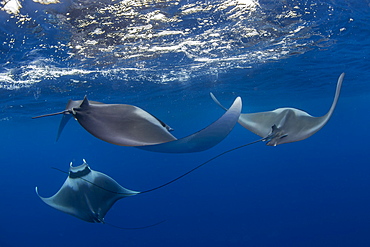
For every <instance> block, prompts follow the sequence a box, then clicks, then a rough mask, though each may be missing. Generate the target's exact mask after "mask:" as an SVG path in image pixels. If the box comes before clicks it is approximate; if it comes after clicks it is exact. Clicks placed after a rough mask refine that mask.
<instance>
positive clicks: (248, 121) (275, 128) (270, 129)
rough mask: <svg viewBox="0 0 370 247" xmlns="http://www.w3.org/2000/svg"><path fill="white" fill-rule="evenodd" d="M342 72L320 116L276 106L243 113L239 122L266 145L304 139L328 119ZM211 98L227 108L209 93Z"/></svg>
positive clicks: (339, 87)
mask: <svg viewBox="0 0 370 247" xmlns="http://www.w3.org/2000/svg"><path fill="white" fill-rule="evenodd" d="M343 78H344V73H342V74H341V75H340V76H339V79H338V83H337V88H336V92H335V96H334V100H333V103H332V105H331V107H330V109H329V111H328V112H327V113H326V114H325V115H324V116H322V117H313V116H311V115H309V114H308V113H306V112H304V111H302V110H298V109H295V108H278V109H276V110H273V111H267V112H257V113H245V114H244V113H243V114H241V115H240V117H239V121H238V122H239V124H240V125H242V126H243V127H244V128H246V129H248V130H250V131H252V132H253V133H255V134H257V135H259V136H260V137H263V139H261V140H263V141H267V143H266V145H269V146H276V145H279V144H283V143H290V142H296V141H301V140H304V139H306V138H308V137H310V136H312V135H313V134H315V133H316V132H317V131H319V130H320V129H321V128H322V127H324V125H325V124H326V123H327V122H328V121H329V119H330V117H331V116H332V114H333V112H334V109H335V107H336V105H337V102H338V98H339V94H340V89H341V87H342V82H343ZM211 97H212V99H213V100H214V101H215V102H216V103H217V104H218V105H219V106H221V107H222V108H223V109H225V110H227V108H225V107H224V106H222V105H221V103H220V102H219V101H218V100H217V99H216V97H215V96H214V95H213V94H212V93H211Z"/></svg>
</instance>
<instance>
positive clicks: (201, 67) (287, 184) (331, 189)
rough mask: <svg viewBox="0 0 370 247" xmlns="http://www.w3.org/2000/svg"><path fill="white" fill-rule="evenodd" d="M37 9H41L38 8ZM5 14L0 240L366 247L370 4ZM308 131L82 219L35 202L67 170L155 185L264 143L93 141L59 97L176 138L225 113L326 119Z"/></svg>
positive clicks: (14, 7) (102, 7)
mask: <svg viewBox="0 0 370 247" xmlns="http://www.w3.org/2000/svg"><path fill="white" fill-rule="evenodd" d="M46 3H48V4H46ZM0 6H1V10H0V23H1V24H0V64H1V66H0V140H1V143H2V145H1V151H0V154H1V155H0V164H1V168H2V169H1V179H0V188H1V192H0V193H1V194H0V195H1V204H0V211H1V219H2V224H1V226H0V246H1V247H2V246H4V247H8V246H9V247H14V246H38V247H41V246H55V247H58V246H90V247H93V246H161V247H163V246H178V247H180V246H369V245H370V237H369V232H370V211H369V208H370V196H369V195H370V159H369V151H370V149H369V148H370V145H369V141H368V140H369V138H370V134H369V131H368V124H369V122H370V114H369V113H370V112H369V107H368V106H369V103H370V100H369V99H370V83H369V80H368V77H369V76H368V75H369V71H370V25H369V22H368V17H369V15H370V2H369V1H368V0H361V1H357V0H356V1H355V0H352V1H344V0H342V1H329V0H328V1H302V0H300V1H294V0H288V1H265V0H261V1H257V0H254V1H252V0H215V1H205V0H202V1H192V0H188V1H185V0H174V1H165V0H124V1H109V0H104V1H103V0H102V1H83V0H75V1H74V0H69V1H64V0H61V1H60V2H59V3H52V2H51V1H47V0H46V1H31V0H23V1H16V0H10V1H3V2H2V3H1V4H0ZM342 72H345V73H346V75H345V78H344V83H343V87H342V92H341V95H340V98H339V102H338V105H337V107H336V109H335V112H334V114H333V116H332V118H331V119H330V121H329V122H328V123H327V125H326V126H324V128H323V129H322V130H320V131H319V132H318V133H316V134H315V135H313V136H312V137H310V138H308V139H306V140H303V141H299V142H295V143H289V144H283V145H278V146H276V147H270V146H266V145H264V143H256V144H253V145H251V146H248V147H245V148H242V149H239V150H236V151H233V152H230V153H228V154H225V155H223V156H221V157H219V158H217V159H216V160H214V161H212V162H210V163H209V164H207V165H205V166H204V167H202V168H200V169H198V170H196V171H195V172H193V173H191V174H189V175H188V176H186V177H184V178H182V179H180V180H178V181H176V182H175V183H173V184H170V185H168V186H166V187H164V188H161V189H159V190H156V191H153V192H151V193H147V194H143V195H137V196H133V197H128V198H124V199H122V200H120V201H118V202H117V203H116V204H115V205H114V206H113V207H112V209H111V210H110V211H109V212H108V214H107V215H106V217H105V221H106V222H107V223H110V224H114V225H117V226H121V227H140V226H145V225H150V224H153V223H156V222H159V221H162V220H165V222H163V223H161V224H159V225H157V226H153V227H150V228H146V229H140V230H121V229H117V228H114V227H111V226H109V225H106V224H97V223H95V224H93V223H88V222H84V221H82V220H80V219H77V218H75V217H73V216H70V215H67V214H64V213H62V212H59V211H57V210H55V209H53V208H51V207H49V206H48V205H46V204H45V203H43V202H42V201H41V200H40V199H39V198H38V196H37V195H36V193H35V187H36V186H38V188H39V192H40V194H41V195H42V196H45V197H48V196H51V195H53V194H54V193H56V192H57V190H58V189H59V188H60V186H61V185H62V184H63V182H64V180H65V179H66V175H65V174H64V173H61V172H58V171H56V170H54V169H52V167H56V168H58V169H61V170H64V171H67V170H68V168H69V163H70V162H73V164H74V165H75V166H76V165H80V164H82V159H86V161H87V163H88V164H89V165H90V166H91V168H92V169H94V170H97V171H100V172H103V173H105V174H107V175H109V176H111V177H113V178H114V179H115V180H116V181H117V182H119V183H120V184H121V185H122V186H124V187H126V188H129V189H132V190H137V191H144V190H148V189H150V188H153V187H156V186H159V185H161V184H163V183H165V182H167V181H170V180H171V179H174V178H175V177H177V176H179V175H181V174H182V173H184V172H186V171H188V170H190V169H192V168H194V167H195V166H197V165H198V164H201V163H202V162H205V161H207V160H208V159H210V158H212V157H214V156H215V155H218V154H219V153H222V152H224V151H226V150H229V149H231V148H234V147H237V146H239V145H242V144H245V143H248V142H251V141H254V140H257V139H259V137H258V136H256V135H254V134H253V133H251V132H250V131H248V130H246V129H244V128H243V127H242V126H240V125H238V124H237V125H236V126H235V128H234V129H233V130H232V132H231V133H230V134H229V136H227V138H225V140H223V141H222V142H221V143H219V144H218V145H217V146H215V147H214V148H211V149H209V150H207V151H204V152H200V153H190V154H165V153H153V152H148V151H143V150H139V149H136V148H133V147H120V146H115V145H113V144H109V143H106V142H103V141H101V140H99V139H97V138H95V137H93V136H92V135H90V134H89V133H88V132H86V131H85V130H84V129H83V128H82V127H81V126H80V125H79V124H78V123H77V122H76V121H70V123H68V125H67V126H66V128H65V130H64V131H63V133H62V136H61V138H60V139H59V141H57V142H56V133H57V129H58V124H59V121H60V116H55V117H49V118H42V119H31V117H33V116H37V115H41V114H46V113H51V112H57V111H61V110H63V109H64V107H65V104H66V103H67V101H68V100H69V99H74V100H78V99H82V98H83V97H84V96H85V95H87V96H88V97H89V99H91V100H95V101H101V102H104V103H121V104H132V105H136V106H138V107H141V108H143V109H145V110H146V111H148V112H150V113H152V114H154V115H155V116H157V117H158V118H160V119H161V120H163V121H165V122H166V123H167V124H169V125H170V126H171V127H172V128H173V129H174V132H173V134H174V135H175V136H176V137H183V136H187V135H189V134H192V133H194V132H196V131H198V130H200V129H202V128H204V127H205V126H207V125H209V124H210V123H212V122H213V121H215V120H216V119H217V118H218V117H220V116H221V115H222V114H223V113H224V111H223V110H222V109H220V108H219V107H218V106H217V105H216V104H215V103H214V102H213V101H212V99H211V98H210V96H209V93H210V92H213V93H214V94H215V95H216V96H217V97H218V99H219V100H220V101H221V102H222V103H223V104H225V105H229V104H231V102H232V101H233V100H234V99H235V97H237V96H240V97H242V100H243V110H242V112H244V113H250V112H259V111H269V110H274V109H276V108H279V107H294V108H298V109H302V110H304V111H306V112H308V113H309V114H311V115H313V116H322V115H324V114H325V113H326V112H327V111H328V109H329V108H330V105H331V103H332V100H333V96H334V93H335V87H336V82H337V79H338V77H339V75H340V74H341V73H342Z"/></svg>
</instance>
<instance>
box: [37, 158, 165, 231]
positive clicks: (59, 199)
mask: <svg viewBox="0 0 370 247" xmlns="http://www.w3.org/2000/svg"><path fill="white" fill-rule="evenodd" d="M57 170H59V169H57ZM59 171H61V170H59ZM36 193H37V195H38V196H39V197H40V198H41V199H42V200H43V201H44V202H45V203H46V204H48V205H49V206H51V207H53V208H55V209H57V210H60V211H62V212H64V213H67V214H70V215H72V216H75V217H77V218H79V219H81V220H84V221H87V222H92V223H106V222H105V221H104V217H105V215H106V213H107V212H108V211H109V209H110V208H111V207H112V206H113V204H114V203H115V202H116V201H118V200H120V199H122V198H125V197H128V196H133V195H137V194H139V193H140V192H138V191H133V190H129V189H126V188H124V187H122V186H121V185H119V184H118V183H117V182H116V181H115V180H114V179H112V178H111V177H109V176H107V175H105V174H104V173H101V172H98V171H94V170H92V169H90V167H89V165H88V164H87V163H86V161H85V160H83V164H82V165H80V166H77V167H73V166H72V162H71V164H70V168H69V173H68V178H67V179H66V181H65V182H64V184H63V186H62V187H61V188H60V189H59V191H58V192H57V193H56V194H55V195H53V196H52V197H49V198H44V197H41V196H40V195H39V193H38V189H37V187H36ZM160 223H162V222H159V223H156V224H153V225H149V226H145V227H137V228H123V227H117V226H114V225H111V224H108V225H111V226H113V227H117V228H121V229H142V228H147V227H151V226H155V225H157V224H160Z"/></svg>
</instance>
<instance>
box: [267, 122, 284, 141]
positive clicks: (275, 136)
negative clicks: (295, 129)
mask: <svg viewBox="0 0 370 247" xmlns="http://www.w3.org/2000/svg"><path fill="white" fill-rule="evenodd" d="M287 136H288V135H287V134H286V133H285V132H284V131H283V130H282V129H280V128H278V127H276V125H275V124H274V125H273V126H272V127H271V132H270V134H269V135H268V136H267V137H266V138H265V141H266V142H267V143H266V145H267V146H277V145H279V144H283V143H285V141H284V138H286V137H287Z"/></svg>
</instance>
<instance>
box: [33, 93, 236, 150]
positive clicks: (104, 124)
mask: <svg viewBox="0 0 370 247" xmlns="http://www.w3.org/2000/svg"><path fill="white" fill-rule="evenodd" d="M241 108H242V102H241V98H240V97H237V98H236V99H235V101H234V103H233V104H232V106H231V107H230V109H229V110H227V112H226V113H225V114H224V115H222V116H221V117H220V118H219V119H218V120H216V121H215V122H213V123H212V124H211V125H209V126H207V127H206V128H204V129H202V130H200V131H198V132H196V133H194V134H192V135H190V136H187V137H184V138H181V139H177V138H176V137H174V136H173V135H172V134H171V133H170V130H172V129H171V128H170V127H169V126H168V125H167V124H165V123H164V122H162V121H161V120H159V119H158V118H156V117H154V116H153V115H151V114H150V113H148V112H146V111H144V110H143V109H141V108H139V107H136V106H133V105H124V104H104V103H101V102H96V101H89V100H88V99H87V97H86V96H85V98H84V100H77V101H73V100H70V101H69V102H68V104H67V106H66V109H65V110H64V111H61V112H57V113H52V114H47V115H42V116H38V117H34V118H40V117H46V116H54V115H58V114H63V118H62V120H61V123H60V126H59V130H58V137H57V138H59V136H60V133H61V132H62V130H63V128H64V126H65V125H66V123H67V122H68V120H69V119H70V118H71V117H72V116H73V117H74V118H75V119H76V120H77V121H78V122H79V123H80V124H81V126H82V127H83V128H85V129H86V130H87V131H88V132H89V133H91V134H92V135H94V136H95V137H97V138H99V139H101V140H103V141H106V142H109V143H112V144H115V145H120V146H134V147H138V148H141V149H144V150H147V151H153V152H163V153H190V152H200V151H204V150H207V149H209V148H211V147H213V146H215V145H216V144H218V143H219V142H221V141H222V140H223V139H224V138H225V137H226V136H227V135H228V134H229V133H230V131H231V130H232V129H233V128H234V126H235V124H236V123H237V121H238V119H239V116H240V113H241Z"/></svg>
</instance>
